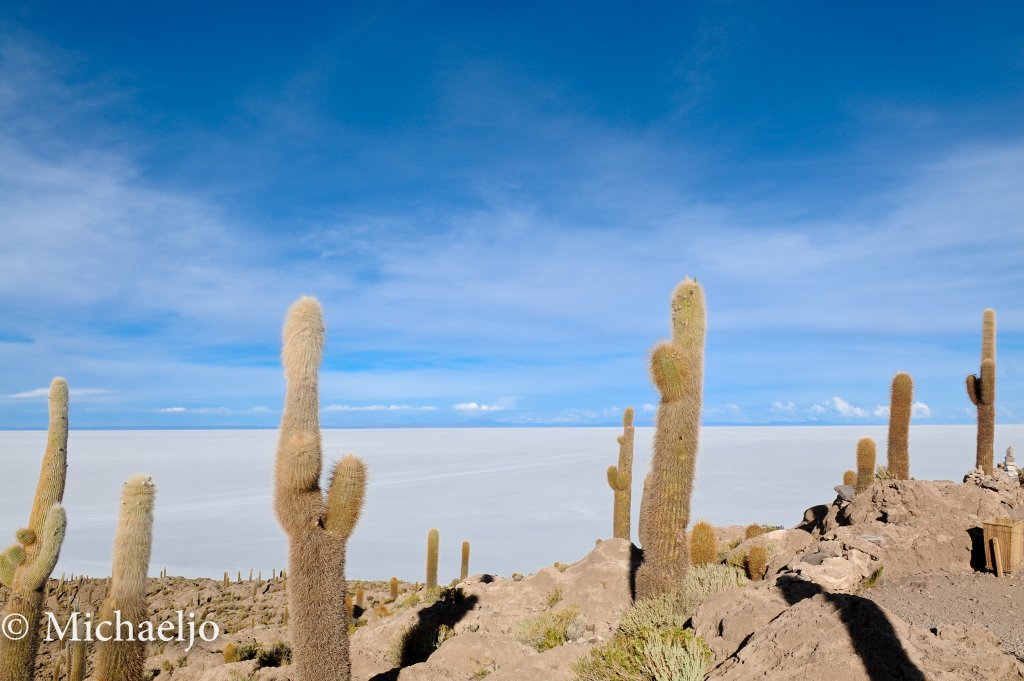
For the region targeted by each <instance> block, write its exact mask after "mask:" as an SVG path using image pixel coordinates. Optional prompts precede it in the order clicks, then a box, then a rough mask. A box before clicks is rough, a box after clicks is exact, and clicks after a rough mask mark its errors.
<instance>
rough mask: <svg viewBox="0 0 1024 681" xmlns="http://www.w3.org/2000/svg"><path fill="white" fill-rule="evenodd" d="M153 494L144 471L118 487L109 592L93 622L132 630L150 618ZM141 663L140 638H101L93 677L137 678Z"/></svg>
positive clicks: (117, 680)
mask: <svg viewBox="0 0 1024 681" xmlns="http://www.w3.org/2000/svg"><path fill="white" fill-rule="evenodd" d="M155 496H156V490H155V489H154V487H153V481H152V479H150V478H149V477H148V476H145V475H135V476H133V477H131V478H129V479H128V481H127V482H125V483H124V486H123V487H122V489H121V513H120V517H119V519H118V523H117V532H116V533H115V535H114V562H113V570H112V574H111V578H110V591H109V593H108V594H107V598H106V600H105V601H104V603H103V606H102V607H101V608H100V616H99V620H98V621H99V622H100V623H103V622H110V624H109V625H107V626H108V627H110V628H111V629H113V628H114V626H115V625H114V622H115V620H116V619H120V620H121V621H122V622H131V623H132V624H133V628H134V629H138V627H139V624H140V623H141V622H145V621H147V620H148V619H149V606H148V605H147V603H146V575H147V574H148V572H149V557H150V553H151V551H152V548H153V501H154V498H155ZM117 613H120V617H118V616H117ZM97 626H99V625H97ZM137 638H138V637H137ZM145 662H146V642H145V641H143V640H127V639H126V640H122V641H114V640H111V641H100V642H99V644H98V645H97V647H96V676H97V677H98V678H99V679H102V680H103V681H137V680H138V679H141V678H142V675H143V672H144V667H145Z"/></svg>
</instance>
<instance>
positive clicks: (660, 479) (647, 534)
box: [636, 278, 706, 599]
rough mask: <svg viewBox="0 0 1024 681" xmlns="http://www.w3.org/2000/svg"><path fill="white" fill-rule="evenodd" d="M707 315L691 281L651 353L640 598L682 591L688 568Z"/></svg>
mask: <svg viewBox="0 0 1024 681" xmlns="http://www.w3.org/2000/svg"><path fill="white" fill-rule="evenodd" d="M705 317H706V313H705V311H704V292H703V290H702V289H701V287H700V285H699V284H698V283H697V282H696V281H692V280H690V279H689V278H687V279H685V280H684V281H683V282H682V283H681V284H679V286H678V287H676V290H675V292H674V293H673V295H672V340H671V341H669V342H665V343H662V344H660V345H658V346H657V347H656V348H655V349H654V351H653V353H652V354H651V376H652V378H653V379H654V384H655V385H656V386H657V388H658V391H659V392H660V393H661V404H660V405H659V406H658V413H657V419H656V421H655V432H654V454H653V457H652V458H651V468H650V471H649V472H648V474H647V477H646V479H645V480H644V494H643V498H642V500H641V502H640V527H639V530H640V532H639V534H640V542H641V544H642V545H643V550H644V558H643V563H642V564H641V565H640V567H639V569H638V570H637V575H636V595H637V599H644V598H651V597H654V596H659V595H661V594H667V593H671V592H674V591H677V590H679V589H681V588H682V586H683V583H684V582H683V580H684V578H685V576H686V570H687V567H688V565H689V544H688V542H687V540H686V526H687V524H688V523H689V519H690V497H691V495H692V493H693V474H694V468H695V465H696V461H697V442H698V439H699V436H700V412H701V401H702V389H703V387H702V386H703V380H704V328H705Z"/></svg>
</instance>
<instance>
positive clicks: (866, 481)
mask: <svg viewBox="0 0 1024 681" xmlns="http://www.w3.org/2000/svg"><path fill="white" fill-rule="evenodd" d="M875 455H876V452H875V441H874V440H873V439H871V438H870V437H862V438H861V439H860V440H858V441H857V487H856V491H857V492H858V493H860V492H863V491H864V490H866V489H868V488H870V487H871V485H872V484H874V482H875Z"/></svg>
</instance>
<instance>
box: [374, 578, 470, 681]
mask: <svg viewBox="0 0 1024 681" xmlns="http://www.w3.org/2000/svg"><path fill="white" fill-rule="evenodd" d="M479 600H480V599H479V598H478V597H477V596H467V595H466V593H465V592H464V591H463V590H462V589H461V588H458V587H455V588H448V589H442V590H441V594H440V597H439V598H438V600H437V602H435V603H434V604H432V605H429V606H427V607H426V608H423V609H422V610H420V611H419V613H417V620H416V623H415V624H413V625H412V626H411V627H410V628H409V629H407V630H406V631H405V632H404V633H403V634H402V635H401V636H402V638H401V641H400V646H401V647H400V649H399V651H398V658H399V664H398V667H396V668H394V669H391V670H389V671H386V672H382V673H380V674H377V675H376V676H374V677H372V678H371V679H370V681H395V679H397V678H398V674H399V672H400V671H401V670H402V668H404V667H408V666H410V665H414V664H419V663H420V662H425V661H426V660H427V658H429V657H430V656H431V655H432V654H433V652H434V651H435V650H437V648H438V647H439V645H440V644H441V643H443V642H444V640H445V637H444V634H445V631H446V629H450V628H453V627H454V626H455V625H456V624H457V623H458V622H460V621H461V620H462V618H463V617H465V616H466V613H468V612H469V611H470V610H472V609H473V608H475V607H476V604H477V602H478V601H479Z"/></svg>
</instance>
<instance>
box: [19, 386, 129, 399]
mask: <svg viewBox="0 0 1024 681" xmlns="http://www.w3.org/2000/svg"><path fill="white" fill-rule="evenodd" d="M108 393H110V391H109V390H106V389H104V388H74V387H70V386H69V387H68V397H69V398H71V397H89V396H92V395H106V394H108ZM49 396H50V389H49V388H34V389H32V390H23V391H21V392H16V393H11V394H9V395H3V397H5V398H7V399H11V400H39V399H46V398H48V397H49Z"/></svg>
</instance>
